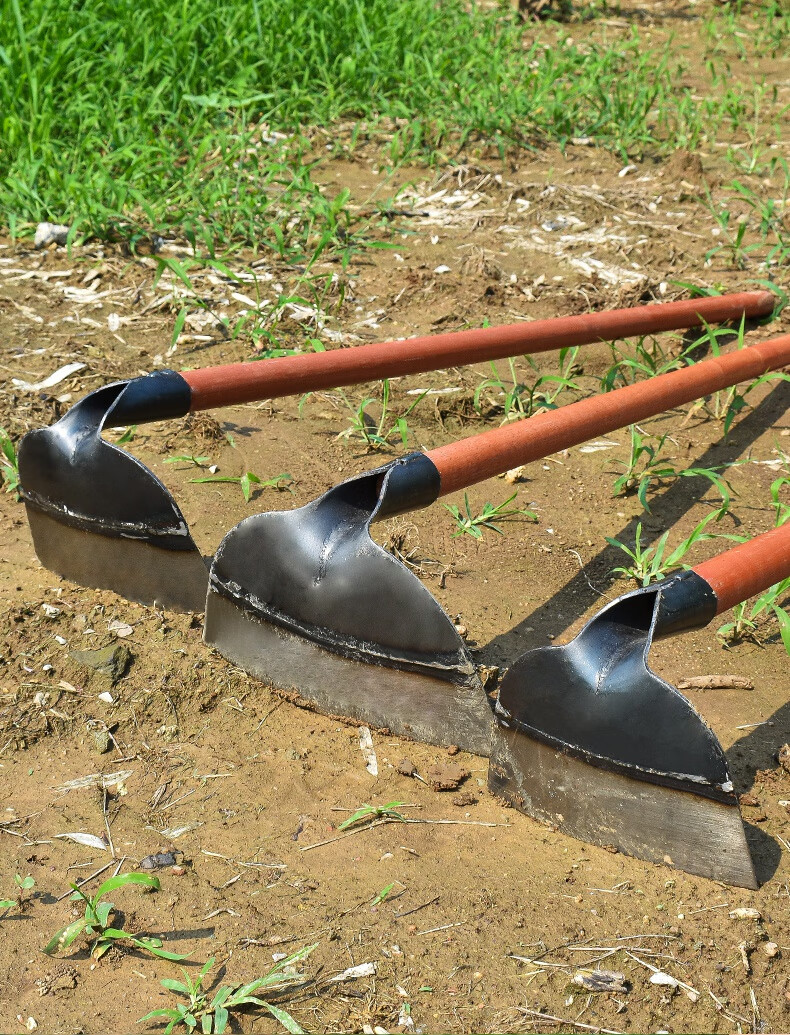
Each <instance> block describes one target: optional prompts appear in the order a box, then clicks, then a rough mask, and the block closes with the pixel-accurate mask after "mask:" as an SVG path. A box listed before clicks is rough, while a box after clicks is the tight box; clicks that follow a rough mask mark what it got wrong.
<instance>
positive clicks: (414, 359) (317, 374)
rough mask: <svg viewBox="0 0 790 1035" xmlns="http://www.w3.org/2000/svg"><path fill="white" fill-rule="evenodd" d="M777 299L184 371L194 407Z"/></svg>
mask: <svg viewBox="0 0 790 1035" xmlns="http://www.w3.org/2000/svg"><path fill="white" fill-rule="evenodd" d="M774 303H775V298H774V295H772V294H771V292H770V291H742V292H738V293H736V294H730V295H719V296H718V297H714V298H694V299H690V300H686V301H682V302H662V303H660V304H658V305H649V306H640V307H636V308H631V309H613V310H610V311H609V312H601V313H585V314H583V315H581V316H562V317H557V318H555V319H549V320H535V321H533V322H524V323H516V324H508V325H507V326H504V327H485V328H482V329H477V330H471V331H458V332H456V333H453V334H436V335H427V336H425V337H421V338H409V339H407V340H406V341H388V342H382V343H379V344H376V345H362V346H360V347H358V348H353V349H333V350H331V351H330V352H317V353H310V354H303V355H298V356H283V357H281V358H279V359H268V360H265V361H262V362H254V363H229V364H227V365H226V366H221V367H205V368H204V369H202V370H188V371H184V372H183V373H182V375H181V376H182V377H183V378H184V379H185V380H186V381H187V383H188V384H189V386H190V388H191V391H192V400H191V404H190V409H191V410H192V411H193V412H194V411H196V410H208V409H211V408H212V407H214V406H230V405H233V404H234V403H245V402H253V401H256V400H260V399H276V398H279V397H281V396H285V395H296V394H299V393H301V392H314V391H320V390H322V389H327V388H341V387H343V386H344V385H353V384H360V383H361V382H363V381H375V380H378V379H379V378H384V377H399V376H402V375H404V374H419V373H424V372H425V371H427V370H442V369H444V368H445V367H450V366H460V365H462V364H465V363H476V362H479V361H480V360H484V359H502V358H503V357H505V356H515V355H519V354H522V353H537V352H549V351H551V350H552V349H560V348H568V347H570V346H572V345H589V344H591V343H592V342H597V341H613V340H615V339H617V338H627V337H632V336H634V335H640V334H657V333H659V332H660V331H671V330H678V329H679V328H685V327H697V326H700V325H701V324H702V323H720V322H723V321H730V320H739V319H740V318H741V317H742V316H744V315H745V316H748V317H756V316H767V315H768V314H769V313H771V312H772V311H773V308H774Z"/></svg>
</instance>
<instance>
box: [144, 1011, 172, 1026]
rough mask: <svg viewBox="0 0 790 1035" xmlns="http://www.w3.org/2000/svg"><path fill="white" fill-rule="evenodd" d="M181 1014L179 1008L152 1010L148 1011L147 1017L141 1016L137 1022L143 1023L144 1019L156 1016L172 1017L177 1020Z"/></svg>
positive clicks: (151, 1018) (148, 1019)
mask: <svg viewBox="0 0 790 1035" xmlns="http://www.w3.org/2000/svg"><path fill="white" fill-rule="evenodd" d="M179 1016H180V1015H179V1013H178V1011H177V1010H152V1011H151V1012H150V1013H147V1014H146V1015H145V1017H140V1018H139V1019H138V1021H137V1023H138V1024H142V1023H143V1021H151V1020H153V1019H154V1017H172V1018H174V1019H175V1020H178V1018H179Z"/></svg>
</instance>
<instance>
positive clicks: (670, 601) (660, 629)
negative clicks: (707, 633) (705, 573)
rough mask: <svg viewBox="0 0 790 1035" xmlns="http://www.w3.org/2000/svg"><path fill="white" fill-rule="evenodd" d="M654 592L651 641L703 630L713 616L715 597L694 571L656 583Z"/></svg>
mask: <svg viewBox="0 0 790 1035" xmlns="http://www.w3.org/2000/svg"><path fill="white" fill-rule="evenodd" d="M658 589H659V591H660V594H659V604H658V613H657V615H656V624H655V627H654V630H653V637H654V639H658V638H659V637H663V636H674V635H675V634H676V633H682V632H687V631H689V630H691V629H703V628H704V627H705V626H706V625H707V624H708V623H709V622H710V621H712V619H713V618H715V616H716V608H717V605H718V600H717V598H716V594H715V593H714V592H713V590H712V589H711V587H710V585H709V584H708V583H707V582H706V581H705V579H703V578H702V576H701V575H697V573H696V572H695V571H682V572H680V574H678V575H674V576H672V578H671V579H667V581H666V583H658Z"/></svg>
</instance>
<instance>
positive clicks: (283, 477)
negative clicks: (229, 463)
mask: <svg viewBox="0 0 790 1035" xmlns="http://www.w3.org/2000/svg"><path fill="white" fill-rule="evenodd" d="M189 480H190V482H195V483H197V484H203V483H205V482H230V483H232V484H233V485H239V486H240V487H241V491H242V494H243V496H244V502H245V503H249V502H250V497H251V495H252V487H253V485H259V486H260V487H261V489H277V490H278V491H280V492H283V491H285V490H286V489H287V490H288V492H293V489H292V488H291V483H292V482H293V475H290V474H276V475H275V476H274V477H273V478H266V479H263V478H259V477H258V475H257V474H254V473H253V472H252V471H245V472H244V474H242V475H241V476H240V477H238V478H232V477H231V476H230V475H224V474H210V475H206V477H205V478H190V479H189Z"/></svg>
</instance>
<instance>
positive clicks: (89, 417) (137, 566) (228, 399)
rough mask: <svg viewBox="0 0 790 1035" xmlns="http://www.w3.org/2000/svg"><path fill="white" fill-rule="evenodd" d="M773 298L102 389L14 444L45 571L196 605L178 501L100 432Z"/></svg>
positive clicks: (764, 307) (731, 315)
mask: <svg viewBox="0 0 790 1035" xmlns="http://www.w3.org/2000/svg"><path fill="white" fill-rule="evenodd" d="M773 307H774V296H773V295H771V294H770V292H767V291H753V292H743V293H740V294H733V295H723V296H720V297H714V298H702V299H694V300H692V301H684V302H669V303H666V304H660V305H652V306H642V307H639V308H635V309H623V310H613V311H611V312H603V313H588V314H586V315H583V316H570V317H562V318H559V319H554V320H539V321H535V322H533V323H519V324H513V325H510V326H506V327H498V328H485V329H483V330H471V331H461V332H458V333H454V334H443V335H436V336H430V337H426V338H412V339H409V340H407V341H399V342H386V343H382V344H378V345H366V346H362V347H360V348H355V349H335V350H332V351H330V352H324V353H318V354H312V355H301V356H289V357H283V358H280V359H271V360H267V361H266V362H261V363H237V364H230V365H228V366H225V367H212V368H207V369H204V370H194V371H189V372H185V373H183V374H178V373H175V372H174V371H160V372H158V373H154V374H149V375H146V376H145V377H141V378H136V379H134V380H131V381H119V382H116V383H115V384H110V385H105V386H104V387H103V388H99V389H97V390H96V391H94V392H91V394H90V395H88V396H86V397H85V398H84V399H83V400H81V401H80V402H78V403H77V404H76V405H75V406H73V407H72V408H71V409H70V410H69V412H68V413H67V414H66V415H65V416H64V417H63V418H62V419H61V420H59V421H58V422H57V423H56V424H54V425H53V426H52V427H49V428H43V429H41V430H38V431H33V432H31V433H30V434H28V435H26V436H25V437H24V439H23V440H22V442H21V444H20V447H19V475H20V491H21V494H22V497H23V499H24V501H25V505H26V508H27V514H28V520H29V521H30V528H31V532H32V534H33V542H34V545H35V549H36V553H37V554H38V557H39V559H40V561H41V563H42V564H43V565H44V566H45V567H47V568H49V569H51V570H52V571H55V572H57V573H58V574H59V575H62V576H64V577H65V578H68V579H71V580H72V581H74V582H77V583H80V584H82V585H87V586H93V587H97V588H100V589H111V590H115V591H116V592H118V593H120V594H122V595H123V596H126V597H128V598H129V599H132V600H137V601H140V602H142V603H147V604H154V603H158V604H159V605H161V606H164V607H169V608H172V609H174V610H182V611H202V610H203V607H204V604H205V599H206V585H207V568H206V564H205V562H204V560H203V558H202V556H201V554H200V552H199V550H198V548H197V546H196V545H195V542H194V540H193V539H192V536H191V534H190V532H189V528H188V527H187V523H186V521H185V520H184V517H183V515H182V514H181V511H180V510H179V508H178V506H177V504H176V502H175V500H174V499H173V497H172V496H171V494H170V493H169V492H168V490H167V489H166V488H165V486H164V485H163V484H162V483H161V482H160V481H159V479H158V478H156V476H155V475H154V474H153V473H152V472H151V471H149V470H148V468H147V467H145V466H144V465H143V464H141V463H140V461H139V460H137V459H135V458H134V457H133V456H131V455H130V454H129V453H126V452H124V450H122V449H120V448H119V447H118V446H115V445H112V444H110V443H109V442H105V441H104V439H103V438H102V431H103V430H104V428H106V427H112V426H118V425H124V424H132V423H135V424H140V423H145V422H149V421H156V420H164V419H167V418H171V417H179V416H184V415H185V414H187V413H189V412H195V411H197V410H205V409H210V408H212V407H215V406H228V405H232V404H238V403H244V402H251V401H253V400H260V399H272V398H277V397H279V396H284V395H290V394H298V393H301V392H308V391H316V390H321V389H327V388H338V387H341V386H343V385H350V384H358V383H360V382H363V381H370V380H373V379H376V378H383V377H395V376H399V375H403V374H414V373H418V372H424V371H427V370H437V369H442V368H445V367H448V366H455V365H459V364H463V363H472V362H476V361H478V360H482V359H497V358H502V357H505V356H512V355H517V354H519V353H525V352H533V353H537V352H545V351H549V350H552V349H558V348H562V347H568V346H572V345H582V344H589V343H592V342H596V341H609V340H612V339H615V338H621V337H627V336H630V335H640V334H649V333H656V332H658V331H666V330H674V329H678V328H685V327H693V326H698V325H700V324H702V323H713V322H717V321H730V320H739V319H742V318H744V317H759V316H767V315H769V314H770V313H771V312H772V310H773Z"/></svg>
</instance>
